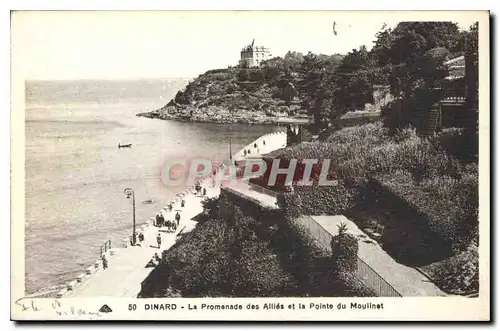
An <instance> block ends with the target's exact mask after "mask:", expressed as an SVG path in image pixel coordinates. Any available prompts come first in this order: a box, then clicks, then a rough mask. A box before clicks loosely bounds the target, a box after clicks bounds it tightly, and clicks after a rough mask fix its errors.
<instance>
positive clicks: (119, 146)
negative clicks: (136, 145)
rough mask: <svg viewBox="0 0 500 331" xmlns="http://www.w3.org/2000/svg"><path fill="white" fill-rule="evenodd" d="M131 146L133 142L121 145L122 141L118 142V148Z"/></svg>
mask: <svg viewBox="0 0 500 331" xmlns="http://www.w3.org/2000/svg"><path fill="white" fill-rule="evenodd" d="M131 147H132V144H124V145H121V144H120V143H118V148H131Z"/></svg>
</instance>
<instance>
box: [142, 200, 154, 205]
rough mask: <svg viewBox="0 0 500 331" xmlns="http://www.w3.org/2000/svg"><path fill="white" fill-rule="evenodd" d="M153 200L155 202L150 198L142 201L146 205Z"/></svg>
mask: <svg viewBox="0 0 500 331" xmlns="http://www.w3.org/2000/svg"><path fill="white" fill-rule="evenodd" d="M153 202H154V200H153V199H148V200H144V201H143V202H142V203H143V204H145V205H147V204H151V203H153Z"/></svg>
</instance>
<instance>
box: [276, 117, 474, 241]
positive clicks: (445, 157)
mask: <svg viewBox="0 0 500 331" xmlns="http://www.w3.org/2000/svg"><path fill="white" fill-rule="evenodd" d="M448 135H450V132H449V131H446V132H444V133H443V135H442V136H439V135H437V136H436V137H434V138H432V139H431V140H427V139H425V138H422V137H419V136H418V135H417V134H416V132H415V131H414V130H412V129H406V130H403V131H400V132H399V133H398V134H396V135H395V136H393V137H390V136H389V135H388V134H387V131H386V129H384V127H383V126H382V124H381V123H377V124H368V125H363V126H359V127H351V128H346V129H343V130H340V131H338V132H336V133H334V134H333V135H331V136H330V137H329V138H328V139H327V142H315V143H309V144H300V145H297V146H294V147H292V148H287V149H283V150H279V151H276V152H273V153H271V154H270V155H269V158H279V159H284V160H290V159H293V158H296V159H302V158H307V159H319V160H321V159H330V160H331V163H330V173H334V177H335V178H338V180H339V185H337V186H310V187H308V186H297V187H295V188H294V194H298V195H299V197H298V198H295V200H297V199H299V200H300V205H299V204H297V203H295V202H294V200H291V203H287V202H286V200H284V199H282V202H281V203H282V204H283V205H284V206H290V208H294V209H295V211H294V213H295V214H297V213H300V212H302V213H304V214H312V213H316V214H321V213H326V214H338V213H344V212H347V211H348V210H349V209H350V208H351V207H352V206H353V205H355V204H356V203H357V199H358V196H359V195H360V194H361V190H362V189H363V188H364V187H365V186H366V184H367V183H368V181H369V180H370V178H373V177H378V176H384V178H385V180H386V182H387V186H389V187H390V188H391V190H392V191H393V192H395V193H396V194H397V195H398V196H400V197H401V198H402V199H404V200H407V201H408V202H410V203H412V204H413V205H415V206H416V207H417V209H418V210H419V211H420V212H422V213H424V214H425V215H426V216H427V218H428V219H429V222H430V223H431V225H432V228H433V229H434V230H435V232H436V233H437V234H439V235H440V236H443V237H444V238H446V239H448V240H449V239H452V240H456V241H459V239H460V240H461V239H462V238H463V237H464V235H465V234H466V233H470V231H471V228H474V227H475V226H476V224H477V206H478V201H477V194H478V193H477V192H478V190H477V180H478V175H477V164H475V163H463V162H461V160H459V159H457V158H455V157H454V156H453V155H450V154H448V153H446V152H445V149H448V150H449V149H450V147H449V145H450V142H449V139H448V138H446V137H447V136H448ZM289 194H290V193H289ZM292 205H293V206H292ZM297 206H300V209H301V210H300V211H297V210H296V209H297V208H298V207H297Z"/></svg>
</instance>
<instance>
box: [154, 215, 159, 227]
mask: <svg viewBox="0 0 500 331" xmlns="http://www.w3.org/2000/svg"><path fill="white" fill-rule="evenodd" d="M154 226H160V213H158V214H156V223H155V224H154Z"/></svg>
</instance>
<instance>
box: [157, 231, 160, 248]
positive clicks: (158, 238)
mask: <svg viewBox="0 0 500 331" xmlns="http://www.w3.org/2000/svg"><path fill="white" fill-rule="evenodd" d="M156 242H157V243H158V248H160V247H161V234H160V233H159V232H158V235H157V236H156Z"/></svg>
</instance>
